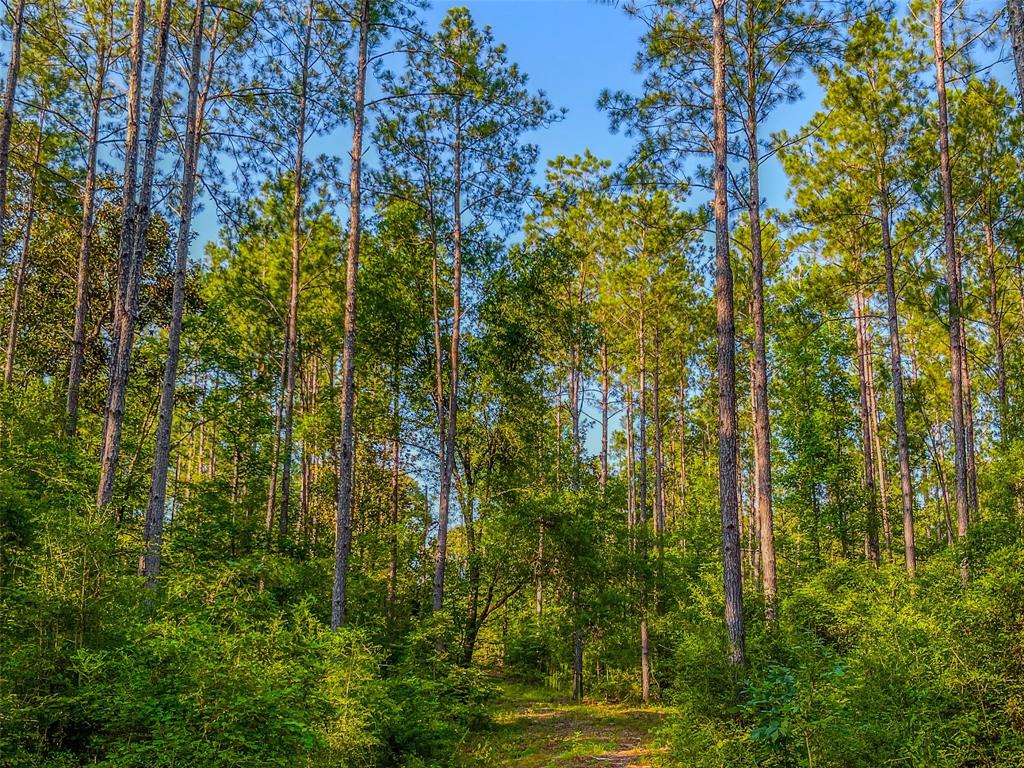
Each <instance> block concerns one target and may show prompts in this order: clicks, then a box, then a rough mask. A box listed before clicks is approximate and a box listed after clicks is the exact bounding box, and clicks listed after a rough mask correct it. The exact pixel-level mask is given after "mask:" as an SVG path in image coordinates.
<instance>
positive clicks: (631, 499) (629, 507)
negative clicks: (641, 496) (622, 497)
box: [624, 384, 636, 551]
mask: <svg viewBox="0 0 1024 768" xmlns="http://www.w3.org/2000/svg"><path fill="white" fill-rule="evenodd" d="M625 389H626V423H625V425H624V426H625V430H626V525H627V526H628V527H629V546H630V550H631V551H632V549H633V545H634V542H635V541H636V531H635V530H633V529H634V528H635V527H636V444H635V443H636V441H635V440H634V435H635V433H634V430H633V388H632V387H631V386H629V385H628V384H627V385H626V388H625Z"/></svg>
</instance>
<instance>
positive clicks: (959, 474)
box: [932, 0, 970, 584]
mask: <svg viewBox="0 0 1024 768" xmlns="http://www.w3.org/2000/svg"><path fill="white" fill-rule="evenodd" d="M942 17H943V0H935V10H934V13H933V15H932V42H933V45H934V48H935V89H936V95H937V97H938V106H939V123H938V129H939V182H940V185H941V187H942V234H943V247H944V250H945V256H946V283H947V285H948V288H949V380H950V388H951V394H952V398H951V399H952V412H953V413H952V416H953V468H954V483H953V485H954V497H955V499H956V530H957V539H958V540H959V542H960V545H961V547H963V550H962V552H961V555H960V558H961V559H960V577H961V580H962V581H963V582H964V583H965V584H966V582H967V578H968V567H969V562H970V557H969V554H968V552H967V541H966V539H967V526H968V521H969V512H968V510H969V507H968V498H967V442H966V436H965V434H964V390H963V360H962V358H963V342H962V340H961V338H960V332H961V328H962V323H961V317H960V316H961V311H960V280H959V274H958V269H957V254H956V222H955V220H954V209H953V177H952V174H951V172H950V165H949V117H948V107H947V103H946V53H945V45H944V43H943V39H942Z"/></svg>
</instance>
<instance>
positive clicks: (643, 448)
mask: <svg viewBox="0 0 1024 768" xmlns="http://www.w3.org/2000/svg"><path fill="white" fill-rule="evenodd" d="M645 320H646V317H645V308H644V297H643V295H642V294H641V296H640V333H639V339H638V340H639V346H640V355H639V361H638V362H639V367H640V382H639V386H640V411H639V418H640V424H639V428H638V430H637V437H638V442H639V446H638V449H639V452H640V468H639V473H638V474H639V477H638V478H637V482H638V493H637V518H636V520H637V529H638V531H639V535H638V537H637V541H638V551H639V557H640V562H641V569H642V570H641V574H640V685H641V690H642V692H643V700H644V703H647V702H648V701H650V698H651V658H650V654H651V649H650V640H649V638H648V632H647V600H648V596H647V569H646V562H647V344H646V341H647V340H646V328H645Z"/></svg>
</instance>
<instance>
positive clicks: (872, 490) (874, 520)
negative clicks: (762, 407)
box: [853, 286, 880, 566]
mask: <svg viewBox="0 0 1024 768" xmlns="http://www.w3.org/2000/svg"><path fill="white" fill-rule="evenodd" d="M853 315H854V321H855V323H856V327H857V378H858V380H859V382H860V426H861V446H862V449H863V456H864V496H865V500H866V502H867V521H866V525H865V538H864V550H865V554H866V555H867V557H868V559H869V560H870V561H871V562H872V564H874V565H875V566H877V565H878V563H879V559H880V558H879V548H878V489H877V485H876V482H875V461H874V456H873V455H872V450H873V445H874V439H875V436H874V430H875V425H874V423H873V417H872V414H871V395H870V393H869V389H868V388H869V382H870V377H871V373H870V371H871V366H872V362H871V341H870V339H869V337H868V334H869V331H868V328H867V319H866V318H865V316H864V315H865V313H864V292H863V290H862V289H861V287H860V286H857V292H856V293H855V295H854V299H853Z"/></svg>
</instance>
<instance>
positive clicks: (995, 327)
mask: <svg viewBox="0 0 1024 768" xmlns="http://www.w3.org/2000/svg"><path fill="white" fill-rule="evenodd" d="M1011 2H1012V0H1011ZM984 227H985V253H986V256H987V266H988V311H989V321H990V322H991V323H992V342H993V344H994V345H995V348H996V350H995V351H996V392H997V394H998V397H999V406H998V410H997V413H998V419H999V424H998V427H999V441H1000V443H1002V444H1004V445H1005V444H1006V424H1007V418H1008V414H1009V412H1010V400H1009V396H1008V394H1007V388H1006V346H1005V342H1004V340H1003V314H1002V311H1001V310H1000V308H999V282H998V277H997V274H996V243H995V235H994V233H993V228H992V222H991V221H990V220H989V219H986V220H985V224H984Z"/></svg>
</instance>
